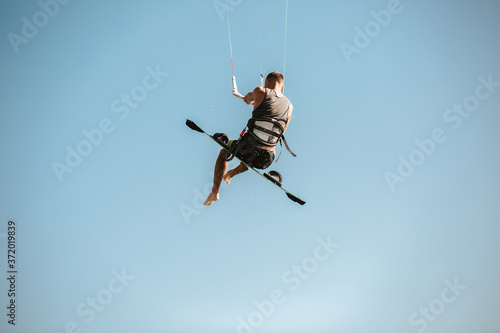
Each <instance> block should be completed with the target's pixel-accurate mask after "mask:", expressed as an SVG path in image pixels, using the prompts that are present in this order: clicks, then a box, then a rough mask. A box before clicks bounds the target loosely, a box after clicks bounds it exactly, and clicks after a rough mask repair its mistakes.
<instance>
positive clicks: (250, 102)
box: [243, 92, 255, 105]
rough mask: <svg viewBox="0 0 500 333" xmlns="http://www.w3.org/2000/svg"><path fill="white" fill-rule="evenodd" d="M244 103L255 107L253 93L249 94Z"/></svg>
mask: <svg viewBox="0 0 500 333" xmlns="http://www.w3.org/2000/svg"><path fill="white" fill-rule="evenodd" d="M243 101H245V103H247V104H248V105H253V104H254V103H255V99H254V98H253V92H249V93H248V94H246V95H245V98H244V99H243Z"/></svg>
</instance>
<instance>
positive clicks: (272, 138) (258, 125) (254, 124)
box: [247, 118, 297, 162]
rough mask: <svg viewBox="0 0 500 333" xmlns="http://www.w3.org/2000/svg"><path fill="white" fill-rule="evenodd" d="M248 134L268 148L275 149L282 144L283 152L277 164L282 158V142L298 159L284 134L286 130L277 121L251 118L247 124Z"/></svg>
mask: <svg viewBox="0 0 500 333" xmlns="http://www.w3.org/2000/svg"><path fill="white" fill-rule="evenodd" d="M247 128H248V133H249V134H250V135H252V136H253V137H254V138H255V139H256V141H257V142H258V143H259V144H260V145H262V146H266V147H275V146H276V145H277V144H278V143H279V144H280V147H281V151H280V153H279V155H278V157H277V158H276V162H277V161H278V159H279V158H280V156H281V152H282V151H283V145H282V142H283V143H284V144H285V147H286V149H287V150H288V152H289V153H290V154H292V156H293V157H296V156H297V155H295V154H294V153H293V152H292V151H291V150H290V147H289V146H288V143H287V142H286V139H285V136H284V135H283V132H285V128H284V127H283V126H282V125H281V124H280V123H279V121H278V120H276V119H254V118H251V119H250V120H249V121H248V123H247Z"/></svg>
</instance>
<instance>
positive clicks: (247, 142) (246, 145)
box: [230, 133, 274, 170]
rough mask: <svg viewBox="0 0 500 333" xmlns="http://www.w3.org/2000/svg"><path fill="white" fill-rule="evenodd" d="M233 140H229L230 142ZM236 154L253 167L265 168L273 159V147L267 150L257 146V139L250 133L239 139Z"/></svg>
mask: <svg viewBox="0 0 500 333" xmlns="http://www.w3.org/2000/svg"><path fill="white" fill-rule="evenodd" d="M234 141H236V140H233V141H231V142H230V144H232V143H233V142H234ZM238 144H239V147H238V151H237V153H236V156H237V157H238V158H239V159H241V160H242V161H244V162H245V163H247V164H248V165H250V166H251V167H253V168H255V169H261V170H264V169H267V168H268V167H269V166H270V165H271V164H272V163H273V161H274V149H273V150H267V149H262V148H259V147H258V146H257V141H256V140H255V139H254V138H253V137H252V135H251V134H250V133H246V134H245V135H243V137H242V138H241V139H240V140H239V143H238Z"/></svg>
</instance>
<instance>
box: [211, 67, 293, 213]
mask: <svg viewBox="0 0 500 333" xmlns="http://www.w3.org/2000/svg"><path fill="white" fill-rule="evenodd" d="M283 84H284V78H283V75H281V73H279V72H272V73H269V75H268V76H267V77H266V82H265V85H264V87H257V88H255V89H254V90H253V91H252V92H249V93H248V94H246V96H245V98H244V101H245V103H246V104H248V105H253V112H252V118H251V119H250V120H249V122H248V131H247V132H246V133H245V135H243V137H242V138H241V139H240V140H239V142H237V144H238V146H239V147H238V149H237V152H236V153H235V154H236V156H238V157H239V158H241V159H242V160H243V161H245V162H246V163H247V164H248V165H250V166H252V167H254V168H256V169H266V168H268V167H269V166H270V165H271V164H272V163H273V160H274V147H275V146H276V144H277V143H278V142H279V140H280V139H281V136H282V134H283V133H284V132H285V131H286V129H287V127H288V124H289V122H290V118H291V116H292V111H293V106H292V104H291V103H290V101H289V100H288V98H286V97H285V95H283V93H282V92H283ZM272 132H274V133H276V134H273V133H272ZM229 144H230V145H232V144H235V140H233V141H230V142H229ZM225 155H226V150H224V149H222V150H221V151H220V153H219V156H218V157H217V161H216V163H215V170H214V184H213V187H212V192H210V194H209V195H208V197H207V200H205V202H204V205H205V206H209V205H211V204H213V203H214V201H217V200H219V188H220V185H221V182H222V180H224V181H225V182H226V183H227V184H229V181H230V180H231V178H233V177H234V176H236V175H238V174H240V173H242V172H245V171H247V170H248V168H247V167H246V165H245V164H243V163H240V165H238V166H237V167H236V168H234V169H233V170H230V171H228V172H227V173H225V172H226V168H227V161H226V159H225V158H224V156H225Z"/></svg>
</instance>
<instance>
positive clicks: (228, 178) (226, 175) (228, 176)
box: [222, 172, 232, 185]
mask: <svg viewBox="0 0 500 333" xmlns="http://www.w3.org/2000/svg"><path fill="white" fill-rule="evenodd" d="M231 178H232V176H231V175H230V174H229V172H228V173H226V174H225V175H224V176H222V180H224V181H225V182H226V184H228V185H229V182H230V180H231Z"/></svg>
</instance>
